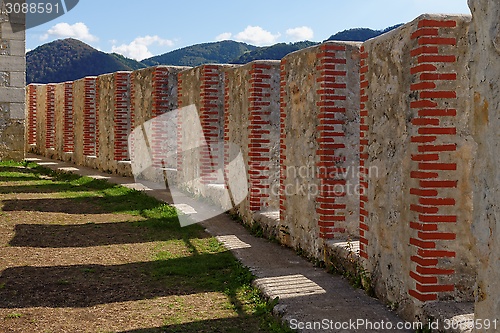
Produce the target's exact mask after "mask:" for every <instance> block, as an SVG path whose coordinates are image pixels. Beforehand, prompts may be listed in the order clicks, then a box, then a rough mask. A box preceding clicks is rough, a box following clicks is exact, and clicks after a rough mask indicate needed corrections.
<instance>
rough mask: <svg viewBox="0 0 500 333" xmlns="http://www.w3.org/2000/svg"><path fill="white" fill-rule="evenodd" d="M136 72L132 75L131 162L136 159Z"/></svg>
mask: <svg viewBox="0 0 500 333" xmlns="http://www.w3.org/2000/svg"><path fill="white" fill-rule="evenodd" d="M135 79H136V72H132V73H130V133H131V134H130V135H131V140H130V147H128V148H129V151H130V155H129V158H130V160H131V161H133V160H134V159H135V154H134V151H135V150H134V149H135V145H134V143H135V138H134V132H133V131H134V130H135V123H136V120H135V118H136V115H137V110H136V109H135V103H136V102H135V100H136V98H137V96H136V95H137V91H136V83H135Z"/></svg>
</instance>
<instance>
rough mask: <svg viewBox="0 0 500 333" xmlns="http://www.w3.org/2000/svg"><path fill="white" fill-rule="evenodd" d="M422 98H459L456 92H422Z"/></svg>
mask: <svg viewBox="0 0 500 333" xmlns="http://www.w3.org/2000/svg"><path fill="white" fill-rule="evenodd" d="M420 98H443V99H453V98H457V93H456V92H455V91H422V92H421V93H420Z"/></svg>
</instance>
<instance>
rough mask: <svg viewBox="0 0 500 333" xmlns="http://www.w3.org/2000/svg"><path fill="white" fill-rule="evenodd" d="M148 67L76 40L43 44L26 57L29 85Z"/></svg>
mask: <svg viewBox="0 0 500 333" xmlns="http://www.w3.org/2000/svg"><path fill="white" fill-rule="evenodd" d="M144 67H146V66H145V65H143V64H141V63H140V62H137V61H135V60H132V59H128V58H125V57H123V56H121V55H118V54H107V53H104V52H101V51H98V50H96V49H94V48H92V47H91V46H89V45H87V44H85V43H83V42H80V41H79V40H76V39H72V38H69V39H63V40H57V41H54V42H52V43H48V44H44V45H42V46H40V47H38V48H36V49H35V50H33V51H30V52H28V54H27V55H26V81H27V83H28V84H29V83H58V82H64V81H73V80H77V79H81V78H83V77H85V76H93V75H101V74H105V73H112V72H116V71H124V70H135V69H138V68H144Z"/></svg>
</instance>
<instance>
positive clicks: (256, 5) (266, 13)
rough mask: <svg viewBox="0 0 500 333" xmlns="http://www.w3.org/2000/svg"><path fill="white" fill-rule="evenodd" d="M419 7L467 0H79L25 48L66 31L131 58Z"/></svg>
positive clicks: (295, 35) (447, 7) (380, 25)
mask: <svg viewBox="0 0 500 333" xmlns="http://www.w3.org/2000/svg"><path fill="white" fill-rule="evenodd" d="M423 13H450V14H469V13H470V11H469V9H468V7H467V0H310V1H296V0H287V1H282V0H279V1H278V0H276V1H273V0H265V1H264V0H252V1H238V0H232V1H226V0H224V1H207V0H201V1H194V0H184V1H179V0H177V1H171V0H142V1H131V0H80V3H79V4H78V5H77V6H76V7H75V8H74V9H73V10H72V11H70V12H69V13H67V14H65V15H63V16H61V17H59V18H58V19H56V20H53V21H51V22H48V23H46V24H44V25H41V26H38V27H35V28H31V29H29V30H28V31H27V32H26V48H27V49H28V50H31V49H34V48H36V47H37V46H39V45H41V44H44V43H47V42H50V41H53V40H56V39H61V38H66V37H73V38H77V39H80V40H82V41H84V42H86V43H87V44H90V45H92V46H93V47H95V48H97V49H99V50H101V51H104V52H112V51H113V52H117V53H120V54H123V55H125V56H127V57H131V58H134V59H137V60H142V59H144V58H147V57H150V56H153V55H159V54H163V53H166V52H169V51H172V50H175V49H178V48H182V47H185V46H189V45H193V44H198V43H205V42H212V41H217V40H223V39H231V40H238V41H243V42H247V43H249V44H254V45H271V44H274V43H277V42H294V41H298V40H304V39H308V40H313V41H322V40H325V39H327V38H328V37H330V36H331V35H333V34H334V33H336V32H339V31H342V30H345V29H349V28H358V27H366V28H372V29H384V28H386V27H389V26H392V25H394V24H398V23H405V22H409V21H411V20H413V19H414V18H416V17H417V16H419V15H420V14H423Z"/></svg>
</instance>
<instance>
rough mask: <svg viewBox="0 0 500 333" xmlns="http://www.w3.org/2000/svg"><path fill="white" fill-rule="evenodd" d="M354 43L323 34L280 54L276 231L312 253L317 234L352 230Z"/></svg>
mask: <svg viewBox="0 0 500 333" xmlns="http://www.w3.org/2000/svg"><path fill="white" fill-rule="evenodd" d="M360 46H361V44H360V43H341V42H330V43H325V44H323V45H321V46H317V47H312V48H308V49H305V50H302V51H298V52H294V53H292V54H289V55H287V56H286V57H285V58H284V59H283V60H282V68H281V75H282V77H281V86H282V87H281V88H282V91H281V103H282V104H281V145H282V147H281V156H280V158H281V160H282V165H281V177H282V184H281V186H282V188H281V200H282V203H281V205H282V207H281V212H280V220H281V221H282V223H283V226H282V228H281V229H282V230H281V232H282V233H283V237H280V238H283V239H284V240H285V241H286V243H287V244H288V245H290V246H292V247H294V248H300V249H303V250H304V251H305V252H306V253H308V254H309V255H311V256H313V257H316V258H322V256H323V246H324V240H325V239H331V238H334V237H337V238H351V239H352V238H357V236H358V234H359V233H358V224H359V218H358V216H359V215H358V214H359V209H358V207H359V196H358V195H357V194H356V191H355V188H356V186H357V182H358V181H357V173H358V172H357V171H358V167H359V149H358V148H357V147H358V145H359V63H360V57H359V48H360ZM343 168H345V171H347V172H346V174H344V170H343ZM351 172H353V173H351ZM349 188H350V190H349Z"/></svg>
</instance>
